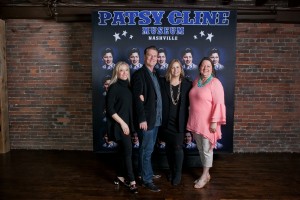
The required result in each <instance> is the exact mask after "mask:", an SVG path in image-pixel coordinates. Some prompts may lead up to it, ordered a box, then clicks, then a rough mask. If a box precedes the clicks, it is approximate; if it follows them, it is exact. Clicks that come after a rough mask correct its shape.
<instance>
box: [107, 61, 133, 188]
mask: <svg viewBox="0 0 300 200" xmlns="http://www.w3.org/2000/svg"><path fill="white" fill-rule="evenodd" d="M129 83H130V70H129V65H128V64H127V63H125V62H118V63H117V64H116V66H115V68H114V71H113V76H112V79H111V82H110V86H109V90H108V93H107V101H106V102H107V105H106V106H107V107H106V111H107V116H108V121H107V124H108V135H109V137H112V138H113V139H115V140H116V142H117V143H118V155H119V157H120V163H118V170H117V178H116V180H115V184H119V182H122V183H126V181H125V179H126V180H127V179H128V181H129V188H130V191H131V192H133V193H137V192H138V190H137V186H136V182H135V177H134V173H133V167H132V143H131V135H130V134H131V133H133V132H134V130H133V121H132V93H131V90H130V85H129Z"/></svg>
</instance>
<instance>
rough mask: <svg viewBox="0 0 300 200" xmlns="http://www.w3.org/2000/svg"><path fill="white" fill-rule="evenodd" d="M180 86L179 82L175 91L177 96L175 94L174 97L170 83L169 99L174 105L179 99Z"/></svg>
mask: <svg viewBox="0 0 300 200" xmlns="http://www.w3.org/2000/svg"><path fill="white" fill-rule="evenodd" d="M180 86H181V83H179V85H178V91H177V96H176V99H174V97H173V88H172V84H171V83H170V93H171V100H172V103H173V104H174V105H175V106H176V105H177V103H178V101H179V96H180Z"/></svg>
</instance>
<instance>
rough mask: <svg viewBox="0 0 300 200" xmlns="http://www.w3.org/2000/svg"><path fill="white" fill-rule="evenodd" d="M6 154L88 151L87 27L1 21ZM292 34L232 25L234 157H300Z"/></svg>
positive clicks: (289, 28) (299, 49) (299, 50)
mask: <svg viewBox="0 0 300 200" xmlns="http://www.w3.org/2000/svg"><path fill="white" fill-rule="evenodd" d="M6 30H7V31H6V37H7V66H8V96H9V120H10V141H11V148H12V149H64V150H92V149H93V132H92V88H91V87H92V86H91V79H92V74H91V49H92V47H91V39H92V33H91V31H92V26H91V23H57V22H54V21H44V20H7V21H6ZM299 35H300V27H299V25H294V24H252V23H247V24H241V23H240V24H238V25H237V54H236V56H237V66H236V88H235V91H236V92H235V125H234V139H233V140H234V142H233V143H234V152H300V147H299V141H300V140H299V135H300V120H299V119H300V114H299V113H300V112H299V99H300V84H299V77H300V74H299V72H300V67H299V66H300V57H299V55H300V37H299Z"/></svg>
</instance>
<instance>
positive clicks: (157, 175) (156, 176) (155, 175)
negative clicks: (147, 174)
mask: <svg viewBox="0 0 300 200" xmlns="http://www.w3.org/2000/svg"><path fill="white" fill-rule="evenodd" d="M160 177H161V175H160V174H153V176H152V179H159V178H160Z"/></svg>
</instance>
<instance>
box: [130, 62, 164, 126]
mask: <svg viewBox="0 0 300 200" xmlns="http://www.w3.org/2000/svg"><path fill="white" fill-rule="evenodd" d="M156 77H157V76H156ZM157 80H158V77H157ZM131 85H132V94H133V110H134V112H133V113H134V122H135V126H136V130H139V124H140V123H141V122H144V121H147V125H148V130H150V129H153V128H154V125H155V120H156V97H157V96H156V92H155V88H154V84H153V81H152V79H151V76H150V74H149V72H148V69H147V67H146V66H145V65H143V67H142V68H141V69H139V70H137V71H135V72H134V73H133V75H132V79H131ZM140 95H143V96H144V101H142V100H141V99H140Z"/></svg>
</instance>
